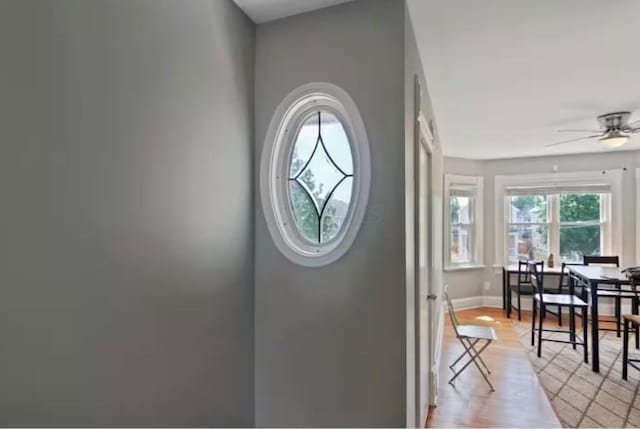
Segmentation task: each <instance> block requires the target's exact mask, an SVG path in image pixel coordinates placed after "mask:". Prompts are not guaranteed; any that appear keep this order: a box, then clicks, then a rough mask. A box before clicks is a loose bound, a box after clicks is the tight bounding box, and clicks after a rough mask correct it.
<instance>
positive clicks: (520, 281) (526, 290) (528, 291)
mask: <svg viewBox="0 0 640 429" xmlns="http://www.w3.org/2000/svg"><path fill="white" fill-rule="evenodd" d="M507 275H509V273H507ZM514 292H515V293H516V296H517V298H516V302H517V303H518V306H514V305H513V301H512V300H513V293H514ZM522 295H526V296H532V295H533V286H532V285H531V273H530V272H529V261H518V278H517V281H516V284H515V285H511V289H510V290H509V305H508V309H507V317H511V310H517V311H518V320H522V301H521V299H520V297H521V296H522Z"/></svg>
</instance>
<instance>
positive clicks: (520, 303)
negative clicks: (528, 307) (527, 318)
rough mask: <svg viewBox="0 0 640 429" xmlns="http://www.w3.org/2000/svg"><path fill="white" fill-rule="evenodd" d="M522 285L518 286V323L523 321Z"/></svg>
mask: <svg viewBox="0 0 640 429" xmlns="http://www.w3.org/2000/svg"><path fill="white" fill-rule="evenodd" d="M521 296H522V295H521V294H520V285H518V321H520V320H522V301H521V300H520V297H521Z"/></svg>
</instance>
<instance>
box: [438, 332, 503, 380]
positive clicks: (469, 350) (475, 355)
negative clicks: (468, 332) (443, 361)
mask: <svg viewBox="0 0 640 429" xmlns="http://www.w3.org/2000/svg"><path fill="white" fill-rule="evenodd" d="M460 342H461V343H462V346H463V347H464V348H465V352H464V353H463V356H464V355H466V354H469V356H470V359H469V360H468V361H467V363H465V364H464V365H463V367H462V368H460V370H458V372H456V373H455V374H454V375H453V377H451V379H450V380H449V384H451V385H453V382H454V381H455V379H456V378H458V376H459V375H460V374H462V372H463V371H464V370H465V369H467V367H468V366H469V365H471V363H473V364H474V365H475V366H476V367H477V368H478V371H480V374H482V378H484V380H485V381H486V382H487V384H488V385H489V387H490V388H491V391H492V392H493V391H495V389H494V388H493V385H492V384H491V381H489V378H488V377H487V374H485V373H484V371H483V370H482V368H481V367H480V365H478V362H477V361H476V359H479V358H480V354H481V353H482V352H483V351H484V349H486V348H487V347H489V344H491V341H490V340H489V341H487V342H486V343H485V344H484V345H483V346H482V347H480V350H476V349H475V347H474V346H473V345H471V346H469V347H467V345H466V344H465V343H464V342H463V341H462V339H460ZM476 342H477V341H476ZM470 343H471V342H470ZM474 344H475V343H474Z"/></svg>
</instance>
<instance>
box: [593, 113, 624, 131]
mask: <svg viewBox="0 0 640 429" xmlns="http://www.w3.org/2000/svg"><path fill="white" fill-rule="evenodd" d="M630 117H631V112H614V113H607V114H605V115H600V116H598V122H599V123H600V127H601V128H603V129H604V130H606V131H613V130H618V131H624V129H625V127H626V126H627V124H628V123H629V118H630Z"/></svg>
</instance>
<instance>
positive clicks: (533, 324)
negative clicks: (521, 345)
mask: <svg viewBox="0 0 640 429" xmlns="http://www.w3.org/2000/svg"><path fill="white" fill-rule="evenodd" d="M532 304H533V305H532V306H531V346H532V347H533V346H534V345H535V337H536V307H537V305H536V301H535V299H534V300H533V302H532Z"/></svg>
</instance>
